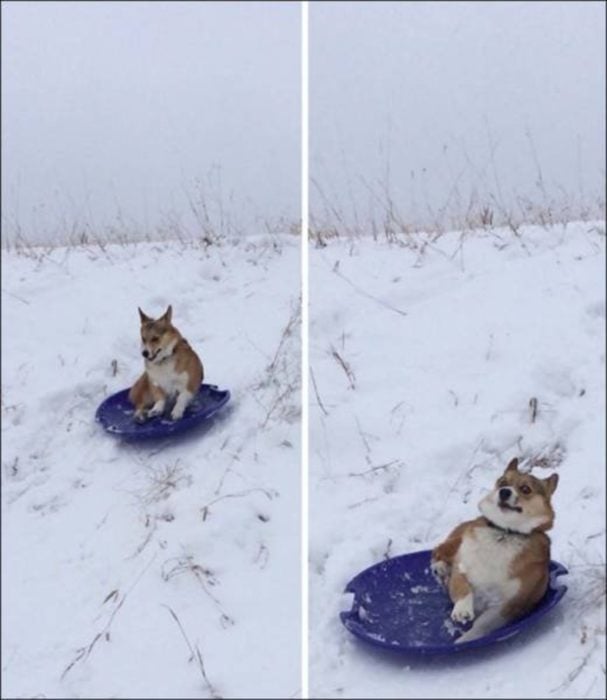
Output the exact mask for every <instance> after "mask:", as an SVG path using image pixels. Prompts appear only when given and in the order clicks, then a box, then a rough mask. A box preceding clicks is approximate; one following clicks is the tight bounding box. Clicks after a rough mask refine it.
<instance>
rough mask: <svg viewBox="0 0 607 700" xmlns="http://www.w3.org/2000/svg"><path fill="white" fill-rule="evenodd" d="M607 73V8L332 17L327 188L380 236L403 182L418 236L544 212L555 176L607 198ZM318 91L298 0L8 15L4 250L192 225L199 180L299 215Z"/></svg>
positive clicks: (320, 171)
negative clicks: (459, 219)
mask: <svg viewBox="0 0 607 700" xmlns="http://www.w3.org/2000/svg"><path fill="white" fill-rule="evenodd" d="M604 56H605V5H604V3H602V2H537V3H536V2H507V3H499V2H491V3H489V2H487V3H482V2H480V3H479V2H461V3H460V2H446V3H437V2H388V3H380V2H337V3H335V2H311V3H310V106H311V119H310V167H311V174H312V176H313V178H314V179H315V180H316V181H317V182H319V184H320V185H321V187H322V189H323V191H324V193H325V195H326V196H327V197H328V198H329V199H330V201H331V204H332V206H334V207H335V208H336V209H337V210H341V211H342V212H344V213H345V214H346V215H347V216H352V215H353V212H354V211H356V213H357V214H358V215H359V216H361V218H363V219H364V218H365V215H366V214H368V212H369V210H370V209H372V208H373V206H374V204H373V202H374V201H376V200H374V197H376V196H377V194H378V192H379V190H380V189H381V187H380V182H381V181H386V180H387V179H389V184H390V189H391V192H392V195H393V197H394V199H395V202H396V204H397V205H398V207H399V209H400V210H401V211H403V212H404V213H405V214H406V217H407V218H409V219H410V220H412V221H415V222H416V223H428V220H429V219H432V216H433V214H431V213H430V212H429V208H431V209H432V210H433V211H434V212H436V211H437V210H440V207H442V206H444V205H447V206H449V207H452V208H454V209H457V208H458V207H459V208H462V207H464V206H465V205H466V204H467V202H468V201H469V198H470V195H471V193H472V192H473V191H477V192H478V193H479V194H480V195H481V196H482V195H485V196H486V195H488V194H492V195H493V196H495V197H496V198H499V199H500V200H501V201H502V202H503V203H504V206H506V207H509V206H511V202H512V201H513V200H514V198H515V195H516V194H518V195H523V196H527V197H529V198H530V199H532V200H534V201H536V202H537V201H538V200H541V199H542V198H543V194H542V193H541V192H540V189H539V188H538V186H537V172H538V169H537V163H538V162H539V164H540V165H541V170H542V175H543V179H544V187H545V190H546V193H547V196H548V198H550V199H552V198H554V199H559V198H560V199H561V200H571V202H572V206H573V205H575V203H576V202H577V201H578V200H580V199H584V200H587V201H592V200H593V199H596V198H597V197H598V196H602V194H603V192H604V186H605V100H604V95H605V60H604ZM299 94H300V4H299V3H298V2H259V3H250V2H136V3H135V2H42V3H39V2H18V3H16V2H9V3H6V2H5V3H3V4H2V175H3V178H2V205H3V208H2V213H3V216H2V231H3V237H5V236H6V235H7V232H9V233H10V232H14V226H15V223H17V222H18V223H19V225H20V226H21V227H22V229H23V232H24V234H25V235H26V236H27V237H28V238H31V239H35V240H41V239H49V238H52V237H55V238H57V237H59V238H61V237H64V236H65V235H69V234H70V233H71V231H72V228H73V225H74V224H75V223H76V224H79V225H80V226H83V225H85V224H86V225H88V226H89V229H97V230H100V229H103V228H105V227H107V226H108V225H110V224H112V223H115V224H116V223H117V215H118V214H119V213H120V215H121V217H122V223H118V224H117V227H118V228H119V229H122V230H130V229H131V228H132V229H133V230H138V231H140V232H150V231H152V230H153V229H154V228H155V227H156V226H158V225H160V224H163V225H166V224H167V222H168V221H169V220H170V219H172V218H176V219H177V220H178V221H182V222H183V225H184V226H186V227H189V228H191V227H192V225H193V222H192V219H191V217H189V209H188V202H187V197H186V196H185V193H186V192H187V193H189V194H190V195H194V194H195V191H196V188H197V185H196V180H198V181H199V182H201V183H202V186H203V188H204V190H205V192H206V194H207V199H208V201H209V205H210V212H211V216H213V217H214V218H215V219H216V220H217V219H218V201H219V199H221V200H222V201H223V207H224V209H225V211H227V216H228V218H229V219H230V220H232V221H233V223H235V224H236V225H237V226H240V227H242V228H244V229H245V230H247V231H252V232H255V231H257V230H260V229H261V228H262V226H261V224H260V222H261V221H263V220H268V221H274V220H276V219H277V218H279V217H281V216H284V217H286V218H287V219H289V220H296V219H298V217H299V206H300V205H299V194H300V179H299V158H300V155H299V151H300V139H299V137H300V128H299V125H300V100H299ZM492 149H493V150H492ZM534 151H535V155H534ZM491 152H493V158H491V155H490V154H491ZM536 157H537V160H536ZM388 172H389V175H388ZM370 190H372V191H373V192H374V193H375V194H373V195H371V194H370ZM220 191H221V195H219V192H220ZM563 191H564V192H566V194H563ZM317 194H318V193H317V191H316V189H315V187H314V186H313V187H312V190H311V196H312V205H313V208H315V209H316V210H318V209H320V207H319V199H318V196H317ZM180 225H181V224H179V223H178V227H179V226H180Z"/></svg>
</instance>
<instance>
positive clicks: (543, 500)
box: [431, 459, 558, 644]
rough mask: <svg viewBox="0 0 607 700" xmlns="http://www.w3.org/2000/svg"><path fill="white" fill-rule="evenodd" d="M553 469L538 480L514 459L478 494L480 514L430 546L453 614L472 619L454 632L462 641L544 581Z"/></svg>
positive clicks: (510, 611) (506, 618) (507, 614)
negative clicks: (480, 496)
mask: <svg viewBox="0 0 607 700" xmlns="http://www.w3.org/2000/svg"><path fill="white" fill-rule="evenodd" d="M557 484H558V474H552V476H550V477H549V478H547V479H537V478H535V477H533V476H531V475H530V474H526V473H522V472H519V470H518V460H517V459H513V460H512V461H511V462H510V463H509V464H508V467H507V468H506V471H505V472H504V473H503V475H502V476H501V477H500V478H499V479H498V480H497V482H496V484H495V487H494V489H493V490H492V491H491V492H490V493H489V494H488V495H487V496H485V498H483V499H482V500H481V502H480V503H479V510H480V511H481V513H482V516H481V517H480V518H477V519H476V520H469V521H467V522H464V523H462V524H461V525H458V526H457V527H456V528H455V530H453V532H451V534H450V535H449V536H448V537H447V539H446V540H445V541H444V542H442V543H441V544H439V545H438V547H436V548H435V549H434V550H433V551H432V565H431V566H432V572H433V573H434V575H435V576H436V577H437V578H439V580H441V581H442V582H443V584H444V585H445V586H446V588H447V590H448V591H449V596H450V598H451V600H452V601H453V603H454V605H453V611H452V612H451V619H452V620H454V621H455V622H467V621H471V620H474V624H473V625H472V627H471V628H470V629H469V630H468V631H467V632H464V633H463V634H462V636H461V637H459V638H458V639H456V644H457V643H458V642H467V641H470V640H472V639H477V638H478V637H482V636H483V635H485V634H488V633H489V632H491V631H493V630H495V629H497V628H498V627H501V626H502V625H504V624H506V623H508V622H511V621H513V620H515V619H517V618H519V617H521V616H523V615H525V614H526V613H528V612H529V611H530V610H532V609H533V607H535V605H536V604H537V603H538V602H539V601H540V600H541V598H542V596H543V595H544V593H545V591H546V588H547V586H548V580H549V569H548V567H549V563H550V539H549V537H548V536H547V535H546V533H545V531H546V530H549V529H550V528H551V527H552V524H553V522H554V511H553V509H552V505H551V502H550V499H551V496H552V494H553V493H554V491H555V489H556V486H557Z"/></svg>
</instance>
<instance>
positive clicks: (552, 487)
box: [542, 474, 559, 496]
mask: <svg viewBox="0 0 607 700" xmlns="http://www.w3.org/2000/svg"><path fill="white" fill-rule="evenodd" d="M542 483H543V484H544V486H545V487H546V491H548V495H549V496H552V494H553V493H554V492H555V491H556V487H557V486H558V483H559V475H558V474H552V476H549V477H548V478H547V479H542Z"/></svg>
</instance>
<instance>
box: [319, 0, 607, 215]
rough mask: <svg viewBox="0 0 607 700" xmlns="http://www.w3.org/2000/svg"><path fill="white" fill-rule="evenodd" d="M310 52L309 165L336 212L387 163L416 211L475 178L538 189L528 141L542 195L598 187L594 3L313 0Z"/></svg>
mask: <svg viewBox="0 0 607 700" xmlns="http://www.w3.org/2000/svg"><path fill="white" fill-rule="evenodd" d="M310 56H311V64H310V109H311V112H310V156H311V173H312V176H313V178H314V179H315V180H317V181H318V182H319V185H320V186H321V188H322V190H323V192H324V194H325V195H326V196H327V197H328V198H329V200H330V201H331V203H332V205H333V206H335V207H336V208H338V209H341V210H342V212H344V213H345V214H346V215H349V216H351V215H352V211H353V210H354V209H355V208H356V209H358V210H359V212H358V214H359V216H360V217H361V218H362V219H363V220H364V218H365V215H366V214H368V210H369V201H370V200H371V199H372V197H371V196H370V195H369V187H370V188H371V189H372V190H373V191H374V192H375V193H377V190H378V186H377V183H378V181H380V180H386V179H387V177H386V172H387V168H388V167H389V172H390V175H389V181H390V188H391V190H392V193H393V196H394V197H395V201H396V203H397V204H398V206H399V208H400V209H401V210H402V211H403V212H405V213H406V216H407V218H410V219H414V220H418V221H425V222H426V223H427V219H428V218H429V214H428V211H427V205H430V206H431V207H432V208H433V209H434V210H436V209H438V208H439V207H441V206H443V205H444V204H445V203H446V202H449V203H450V205H451V206H454V207H456V205H457V204H458V202H457V195H458V193H459V195H460V196H461V203H462V204H465V203H467V201H468V198H469V195H470V193H471V192H472V190H473V189H474V188H476V189H477V190H478V191H479V192H482V191H483V190H484V191H485V192H491V193H494V194H495V195H496V197H497V196H498V195H499V192H501V199H502V200H503V201H504V204H505V206H506V207H508V206H509V204H508V203H509V202H511V201H512V198H513V193H514V192H516V193H518V194H519V195H526V196H529V197H530V198H531V199H534V200H536V201H537V200H538V197H539V199H540V200H541V199H542V198H543V195H542V194H541V192H540V189H539V188H538V187H537V186H536V180H537V170H538V169H537V167H536V165H535V161H534V155H533V149H535V153H536V155H537V161H538V162H539V164H540V167H541V170H542V175H543V180H544V187H545V190H546V192H547V194H548V197H549V198H552V197H554V198H557V199H558V198H562V197H563V196H564V195H563V194H562V190H561V188H562V189H564V190H566V192H567V195H566V196H565V198H570V197H573V198H578V199H579V198H580V197H582V198H584V199H589V198H592V197H595V196H602V195H603V193H604V187H605V4H604V3H603V2H506V3H502V2H445V3H441V2H388V3H380V2H356V3H341V2H337V3H335V2H322V3H311V5H310ZM527 131H528V133H529V136H527ZM490 142H491V144H492V145H493V147H494V150H493V162H492V159H491V157H490V153H491V148H490V146H489V144H490ZM531 142H532V143H533V146H532V145H531ZM412 173H413V175H412ZM363 180H364V181H365V182H366V184H365V182H363ZM367 185H368V186H369V187H367ZM498 189H499V192H498ZM449 195H451V199H450V200H449ZM311 198H312V204H313V208H316V210H320V208H321V207H320V199H319V197H318V193H317V191H316V189H315V188H314V187H312V188H311ZM540 203H541V202H540Z"/></svg>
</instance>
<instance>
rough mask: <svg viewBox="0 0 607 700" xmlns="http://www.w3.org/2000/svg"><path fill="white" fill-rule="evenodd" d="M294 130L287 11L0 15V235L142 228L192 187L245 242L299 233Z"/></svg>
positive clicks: (47, 6) (73, 7) (120, 9)
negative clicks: (74, 227)
mask: <svg viewBox="0 0 607 700" xmlns="http://www.w3.org/2000/svg"><path fill="white" fill-rule="evenodd" d="M299 124H300V7H299V4H298V3H288V2H271V3H263V2H262V3H252V2H198V3H197V2H18V3H4V2H3V3H2V175H3V178H2V204H3V217H2V220H3V227H2V228H3V236H5V235H6V231H7V230H10V229H11V224H14V222H15V221H18V222H19V224H20V225H21V227H22V228H23V231H24V233H25V234H26V235H27V236H28V237H30V238H33V239H48V238H49V237H53V236H55V237H61V236H63V235H65V232H66V230H68V229H69V228H70V226H71V224H72V223H74V221H78V222H80V223H82V222H89V223H90V224H91V225H92V226H94V227H101V226H103V225H107V224H108V223H111V222H112V221H115V219H116V215H117V213H118V211H120V212H121V214H122V216H123V218H124V220H126V221H127V222H133V224H135V225H136V226H138V227H145V228H146V229H147V230H150V229H151V228H153V227H154V226H155V225H156V224H158V223H159V222H160V221H162V220H163V214H162V213H163V212H164V214H175V215H177V216H181V215H185V213H186V212H187V200H186V197H185V196H184V190H185V191H188V192H190V193H191V194H192V193H193V192H194V189H195V187H194V184H193V183H194V180H195V179H196V178H199V179H200V180H202V181H203V183H205V187H206V189H207V192H210V193H215V194H217V193H218V191H219V184H218V183H219V179H220V180H221V191H222V193H223V194H222V197H223V200H224V206H225V208H226V209H227V210H230V212H229V213H230V216H232V218H233V219H234V221H235V222H236V223H239V224H240V225H243V226H245V227H246V228H248V230H249V231H251V230H252V231H251V232H255V231H256V230H257V229H258V228H259V226H257V227H255V226H250V222H251V221H252V220H253V219H254V218H255V217H260V219H262V220H266V219H267V220H270V221H272V220H275V219H276V218H277V217H280V216H285V217H287V218H288V219H290V220H297V219H299V214H300V176H299V173H300V165H299V163H300V127H299ZM230 195H233V201H232V202H230V201H229V198H230ZM9 222H10V223H9Z"/></svg>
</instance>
